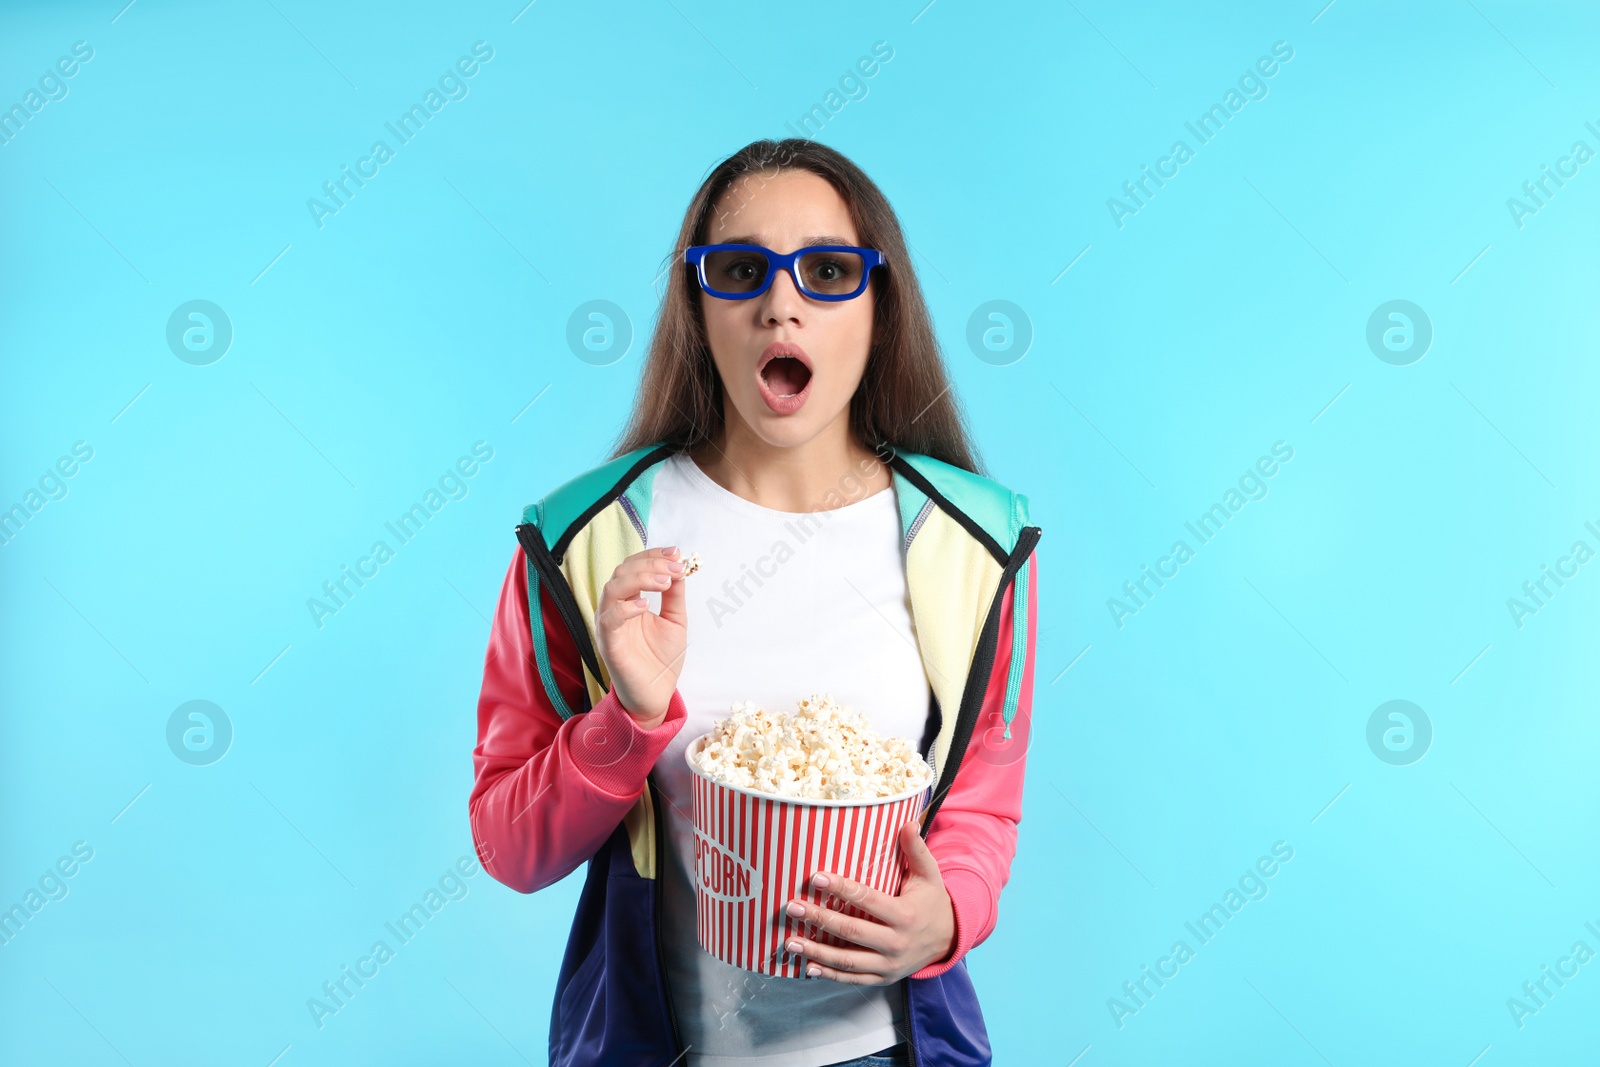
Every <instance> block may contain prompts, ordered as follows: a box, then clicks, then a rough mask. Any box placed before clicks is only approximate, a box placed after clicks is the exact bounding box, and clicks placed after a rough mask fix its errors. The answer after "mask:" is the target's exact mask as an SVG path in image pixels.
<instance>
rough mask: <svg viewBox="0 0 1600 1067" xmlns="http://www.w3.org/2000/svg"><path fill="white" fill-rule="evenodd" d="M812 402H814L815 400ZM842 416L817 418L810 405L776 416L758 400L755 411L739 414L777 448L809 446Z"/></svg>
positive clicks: (837, 413) (758, 433)
mask: <svg viewBox="0 0 1600 1067" xmlns="http://www.w3.org/2000/svg"><path fill="white" fill-rule="evenodd" d="M812 402H813V403H814V402H815V398H813V399H812ZM839 414H840V412H834V413H833V414H832V415H831V416H827V417H824V418H818V417H817V414H816V412H815V411H814V410H812V406H811V404H809V403H808V404H807V405H806V406H805V407H804V408H802V409H801V410H799V411H797V412H795V413H794V414H793V415H774V414H773V413H772V412H771V411H768V410H767V407H766V405H765V404H763V403H762V402H761V400H760V399H759V398H757V399H756V401H755V410H753V411H748V412H745V411H741V412H740V416H741V417H742V418H743V419H744V421H745V424H746V425H748V426H749V427H750V430H751V432H752V433H754V434H755V435H756V436H757V437H759V438H760V439H761V440H762V441H764V442H766V443H767V444H768V445H771V446H772V447H774V448H797V447H799V446H800V445H803V444H806V443H807V442H809V441H811V440H812V439H813V438H815V437H816V436H817V435H818V434H820V433H822V431H823V430H825V429H827V428H828V426H830V425H831V424H832V423H833V420H834V418H837V417H838V415H839ZM752 416H754V417H753V418H752Z"/></svg>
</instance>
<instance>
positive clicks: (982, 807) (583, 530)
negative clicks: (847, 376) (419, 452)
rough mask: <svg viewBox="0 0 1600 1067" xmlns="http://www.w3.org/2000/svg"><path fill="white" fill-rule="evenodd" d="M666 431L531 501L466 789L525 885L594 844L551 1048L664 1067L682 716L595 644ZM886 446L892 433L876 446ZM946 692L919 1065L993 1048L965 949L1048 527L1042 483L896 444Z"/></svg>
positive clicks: (577, 1063)
mask: <svg viewBox="0 0 1600 1067" xmlns="http://www.w3.org/2000/svg"><path fill="white" fill-rule="evenodd" d="M675 450H676V449H675V448H674V447H673V446H671V445H668V444H666V443H660V444H656V445H652V446H648V447H646V448H641V449H638V450H636V451H634V452H630V453H628V454H626V455H623V456H619V457H618V458H616V459H614V460H612V461H610V462H608V463H605V464H602V465H601V466H598V467H596V468H594V469H592V470H589V471H587V472H585V473H583V474H581V475H579V476H578V477H576V478H574V479H572V480H571V481H569V482H567V483H565V484H564V485H562V486H560V487H559V488H557V489H555V490H553V491H552V492H550V493H549V494H548V495H547V496H545V497H544V499H542V500H540V501H539V502H538V503H536V504H533V505H530V506H529V507H528V508H526V509H525V510H524V512H523V516H522V522H521V524H520V525H518V526H517V528H516V532H517V541H518V546H517V549H516V551H515V553H514V554H513V557H512V560H511V566H510V569H509V570H508V571H507V573H506V577H505V582H504V585H503V586H502V588H501V592H500V601H499V606H498V607H497V608H496V610H495V619H494V623H493V629H492V633H491V636H490V639H489V647H488V652H487V654H486V657H485V661H484V677H483V689H482V692H481V695H480V697H479V701H478V744H477V747H476V748H475V749H474V751H473V766H474V772H475V782H474V784H473V788H472V792H471V795H470V798H469V800H468V811H469V816H470V820H471V824H472V835H473V842H474V844H475V845H476V847H477V850H478V855H479V858H480V859H481V861H482V863H483V866H484V869H485V870H487V871H488V872H489V873H490V874H491V875H493V876H494V878H496V879H497V880H498V881H501V882H503V883H505V884H506V885H508V886H510V887H511V888H513V889H515V890H517V891H518V892H521V893H534V892H537V891H538V890H540V889H542V888H544V887H546V886H549V885H553V884H555V883H556V882H559V881H561V880H562V879H563V878H565V877H566V876H567V875H569V874H571V873H572V872H573V871H575V870H576V869H577V868H578V867H579V865H581V864H583V863H585V862H587V863H588V871H587V874H586V877H585V880H584V884H583V888H582V891H581V893H580V896H579V900H578V906H577V910H576V913H575V915H574V916H573V921H572V928H571V932H570V933H569V935H568V939H567V946H566V952H565V955H564V957H563V959H562V962H561V968H560V971H559V973H558V975H557V979H556V990H555V998H554V1003H553V1004H552V1006H551V1014H550V1063H551V1065H552V1067H593V1065H601V1064H603V1065H605V1067H668V1065H669V1064H674V1063H676V1062H678V1060H679V1058H680V1057H681V1056H682V1054H683V1053H684V1051H685V1050H684V1047H683V1044H682V1039H681V1037H680V1034H679V1031H678V1022H677V1017H676V1013H675V1011H674V1006H673V1003H672V999H671V996H670V994H669V990H668V989H667V978H666V967H665V961H664V959H663V955H662V941H661V934H660V923H661V908H662V892H661V878H660V877H659V870H660V863H661V855H660V850H661V848H662V847H664V843H665V842H666V840H667V838H666V836H665V819H664V815H663V812H662V804H663V802H662V799H661V797H660V795H659V793H658V791H657V785H656V781H655V777H654V775H653V773H652V770H653V767H654V765H655V762H656V760H657V759H658V758H659V757H660V755H661V753H662V751H663V750H664V749H665V748H666V746H667V744H668V742H670V741H671V740H672V738H673V736H674V735H675V734H676V733H677V732H678V730H679V729H680V728H681V727H682V725H683V722H684V720H685V715H686V708H685V706H684V703H683V698H682V696H681V695H680V694H678V693H676V692H675V693H674V694H673V696H672V699H671V702H670V704H669V706H668V711H667V715H666V718H665V719H664V720H663V721H662V722H661V723H660V724H659V725H657V726H655V727H654V728H653V729H648V730H647V729H642V728H640V725H639V723H638V720H636V719H635V718H634V717H633V716H632V715H630V714H629V713H628V712H627V711H626V709H624V708H623V707H622V705H621V704H620V703H618V701H617V698H616V695H615V693H614V692H613V691H612V689H611V684H610V678H609V676H608V674H607V672H606V666H605V664H604V663H603V662H602V661H601V660H600V658H599V656H598V655H597V654H596V647H597V644H596V639H595V621H594V620H595V611H596V605H597V603H598V600H599V595H600V590H601V588H602V587H603V586H604V585H605V583H606V582H607V581H608V580H609V579H610V577H611V574H612V572H613V570H615V568H616V566H617V565H618V564H619V563H621V562H622V560H623V559H624V558H625V557H627V556H629V555H631V554H633V553H636V552H639V551H642V550H643V549H644V548H645V547H646V545H645V540H646V536H647V534H646V531H647V530H648V528H649V513H650V501H651V486H652V483H653V479H654V477H655V473H656V471H657V470H658V468H659V465H660V464H661V463H662V462H663V461H664V460H665V459H666V458H667V457H668V456H670V455H672V453H673V452H674V451H675ZM882 454H883V453H881V452H880V455H882ZM887 462H888V463H889V465H890V467H891V469H892V476H893V479H894V488H895V491H896V495H897V498H898V503H899V508H900V519H901V530H902V533H903V536H904V549H905V553H904V555H905V561H906V563H905V565H906V579H907V587H908V591H909V599H910V601H911V609H912V619H913V622H914V624H915V628H916V634H917V642H918V647H919V651H920V653H921V655H922V659H923V663H924V666H925V667H926V669H927V675H928V681H929V686H930V689H931V699H930V707H929V718H928V727H927V733H926V734H925V735H924V737H923V738H922V746H921V751H922V752H923V753H924V754H925V755H927V756H928V758H929V760H930V762H931V763H932V764H933V768H934V774H935V788H934V792H933V797H932V800H931V801H930V803H929V805H928V807H927V809H926V810H925V812H924V814H923V821H922V834H923V839H924V841H926V843H927V845H928V849H929V851H930V852H931V853H932V854H933V856H934V858H935V860H936V861H937V862H938V865H939V870H940V873H941V875H942V877H943V879H944V884H945V889H946V891H947V892H948V893H949V895H950V901H951V905H952V909H953V912H954V915H955V925H956V938H955V947H954V949H953V950H952V952H951V953H950V955H949V956H948V957H947V958H945V959H943V960H938V961H935V962H933V963H930V964H928V965H927V966H925V967H923V968H922V969H921V970H919V971H916V972H915V973H913V974H911V975H910V976H909V977H908V978H907V979H906V980H905V982H904V983H903V988H904V991H905V1004H904V1007H905V1015H906V1021H907V1023H908V1025H907V1027H906V1030H907V1031H908V1032H907V1034H906V1040H907V1041H908V1043H909V1044H910V1046H911V1051H912V1059H913V1062H914V1063H915V1064H916V1065H917V1067H980V1065H984V1064H988V1063H990V1062H991V1059H992V1057H991V1054H990V1046H989V1037H988V1032H987V1030H986V1029H985V1026H984V1020H983V1013H982V1011H981V1009H980V1007H979V1004H978V998H977V994H976V992H975V990H974V988H973V984H972V981H971V980H970V978H969V977H968V975H967V966H966V961H965V958H964V957H965V956H966V954H967V952H968V951H969V950H970V949H972V947H973V946H975V945H977V944H979V943H981V942H982V941H983V940H984V939H985V938H987V937H988V936H989V934H990V933H991V932H992V931H993V929H994V927H995V923H996V921H997V919H998V909H999V900H1000V891H1001V889H1002V888H1003V887H1004V886H1005V884H1006V881H1007V880H1008V878H1009V876H1010V867H1011V860H1012V857H1013V855H1014V854H1015V852H1016V841H1017V824H1018V823H1019V822H1020V821H1021V818H1022V783H1023V770H1024V766H1025V762H1026V760H1025V756H1026V753H1027V747H1028V739H1029V735H1030V733H1031V730H1030V726H1031V718H1032V704H1033V660H1034V631H1035V628H1036V620H1037V606H1036V604H1037V597H1036V592H1037V579H1038V575H1037V569H1036V565H1035V560H1034V546H1035V544H1036V543H1037V542H1038V540H1039V537H1040V534H1041V531H1040V529H1039V528H1038V527H1037V526H1032V525H1030V524H1029V516H1028V500H1027V497H1025V496H1022V495H1021V494H1018V493H1014V492H1012V491H1010V490H1009V489H1007V488H1005V487H1004V486H1002V485H1000V484H998V483H996V482H994V481H992V480H990V479H987V478H983V477H981V476H979V475H976V474H972V473H971V472H969V471H965V470H962V469H961V468H959V467H955V466H952V465H950V464H947V463H944V462H942V461H940V460H937V459H934V458H932V457H929V456H924V455H920V454H917V453H912V452H904V451H901V452H893V453H891V454H890V455H889V456H888V458H887Z"/></svg>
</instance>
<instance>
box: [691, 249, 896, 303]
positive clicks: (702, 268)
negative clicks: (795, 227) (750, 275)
mask: <svg viewBox="0 0 1600 1067" xmlns="http://www.w3.org/2000/svg"><path fill="white" fill-rule="evenodd" d="M731 251H746V252H760V253H761V254H762V255H764V256H765V257H766V259H767V276H766V277H765V278H763V279H761V284H760V285H759V286H757V287H756V288H755V289H752V290H750V291H749V292H747V293H725V292H722V291H721V290H718V289H713V288H711V284H710V283H709V282H708V281H707V280H706V254H707V253H709V252H731ZM813 252H854V253H856V254H858V255H859V256H861V264H862V270H861V284H860V285H859V286H858V287H857V288H856V291H855V292H853V293H833V294H829V293H817V292H813V291H811V290H810V289H807V288H806V286H805V283H804V282H802V281H801V280H800V271H799V270H798V269H797V268H796V267H795V263H797V262H798V261H799V259H800V257H801V256H805V255H810V254H811V253H813ZM683 261H684V262H685V263H687V264H689V265H690V266H692V267H693V268H694V276H695V279H696V280H697V281H698V282H699V283H700V288H701V289H703V290H705V291H706V292H707V293H709V294H710V295H711V296H714V297H718V298H719V299H722V300H750V299H752V298H754V297H758V296H760V295H761V294H762V293H764V292H766V291H767V290H768V289H770V288H772V279H773V278H776V277H777V276H778V272H779V271H780V270H786V271H788V272H789V277H790V278H791V279H793V280H794V287H795V288H796V289H798V290H799V291H800V293H801V294H802V295H804V296H806V297H809V298H810V299H812V300H854V299H855V298H856V297H858V296H860V295H861V294H862V293H864V292H866V291H867V284H868V283H869V282H870V281H871V280H872V269H873V268H874V267H888V265H889V261H888V260H887V259H886V258H884V255H883V253H882V252H880V251H878V250H877V249H876V248H860V247H857V246H855V245H809V246H807V247H805V248H797V249H795V250H794V251H793V252H774V251H773V250H772V249H770V248H767V247H766V246H764V245H744V244H731V245H692V246H690V247H689V248H686V249H684V251H683Z"/></svg>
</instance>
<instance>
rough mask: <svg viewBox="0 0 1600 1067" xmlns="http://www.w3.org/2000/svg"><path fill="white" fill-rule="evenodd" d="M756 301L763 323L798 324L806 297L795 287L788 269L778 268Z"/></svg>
mask: <svg viewBox="0 0 1600 1067" xmlns="http://www.w3.org/2000/svg"><path fill="white" fill-rule="evenodd" d="M757 303H759V304H760V305H761V308H760V310H761V322H762V324H763V325H767V326H773V325H777V324H779V323H784V322H790V323H794V324H795V325H797V326H798V325H800V320H801V313H802V310H803V309H804V308H805V305H806V298H805V296H804V294H802V293H801V292H800V290H799V289H797V288H795V284H794V277H793V276H792V275H790V273H789V272H788V271H786V270H780V271H778V272H777V273H776V274H775V275H773V278H772V284H771V285H769V286H768V287H767V291H766V292H764V293H762V294H761V296H760V297H759V298H758V300H757Z"/></svg>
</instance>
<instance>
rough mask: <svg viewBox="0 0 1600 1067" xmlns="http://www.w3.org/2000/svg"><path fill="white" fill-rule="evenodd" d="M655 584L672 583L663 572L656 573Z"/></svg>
mask: <svg viewBox="0 0 1600 1067" xmlns="http://www.w3.org/2000/svg"><path fill="white" fill-rule="evenodd" d="M656 584H657V585H671V584H672V579H671V578H668V577H667V576H666V575H665V574H658V575H656Z"/></svg>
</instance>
